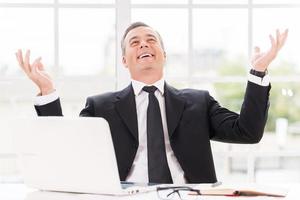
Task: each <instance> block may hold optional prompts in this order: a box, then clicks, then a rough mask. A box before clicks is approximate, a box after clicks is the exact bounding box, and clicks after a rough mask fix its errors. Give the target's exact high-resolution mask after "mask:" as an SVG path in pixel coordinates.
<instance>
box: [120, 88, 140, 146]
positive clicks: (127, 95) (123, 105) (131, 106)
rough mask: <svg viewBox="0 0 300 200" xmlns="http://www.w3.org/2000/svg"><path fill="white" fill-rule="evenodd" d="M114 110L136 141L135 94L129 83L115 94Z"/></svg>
mask: <svg viewBox="0 0 300 200" xmlns="http://www.w3.org/2000/svg"><path fill="white" fill-rule="evenodd" d="M116 110H117V112H118V113H119V115H120V116H121V118H122V120H123V121H124V122H125V124H126V126H127V127H128V129H129V130H130V133H131V134H132V136H133V137H134V138H135V139H136V140H137V141H138V126H137V113H136V105H135V96H134V93H133V88H132V86H131V84H130V85H129V86H128V87H127V88H125V89H124V90H122V91H120V93H119V94H118V95H117V101H116Z"/></svg>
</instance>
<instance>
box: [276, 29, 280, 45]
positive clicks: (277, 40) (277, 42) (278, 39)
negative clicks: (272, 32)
mask: <svg viewBox="0 0 300 200" xmlns="http://www.w3.org/2000/svg"><path fill="white" fill-rule="evenodd" d="M280 36H281V35H280V32H279V30H278V29H276V44H277V46H278V45H279V44H280Z"/></svg>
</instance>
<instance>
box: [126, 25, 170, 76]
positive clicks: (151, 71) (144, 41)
mask: <svg viewBox="0 0 300 200" xmlns="http://www.w3.org/2000/svg"><path fill="white" fill-rule="evenodd" d="M124 44H125V54H124V55H123V64H124V66H125V67H128V69H129V71H130V74H131V77H132V78H133V79H135V80H140V79H141V77H143V76H145V75H146V76H147V75H154V76H160V77H162V73H163V65H164V64H165V60H166V56H165V52H164V50H163V48H162V46H161V43H160V40H159V36H158V34H157V33H156V32H155V31H154V30H153V29H152V28H150V27H144V26H140V27H137V28H135V29H132V30H131V31H129V32H128V34H127V36H126V38H125V40H124Z"/></svg>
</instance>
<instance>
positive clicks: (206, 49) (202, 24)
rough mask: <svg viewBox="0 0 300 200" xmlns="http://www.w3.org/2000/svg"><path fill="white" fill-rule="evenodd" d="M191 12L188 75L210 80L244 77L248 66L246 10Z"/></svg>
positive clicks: (200, 10) (198, 10)
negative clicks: (191, 43) (191, 56)
mask: <svg viewBox="0 0 300 200" xmlns="http://www.w3.org/2000/svg"><path fill="white" fill-rule="evenodd" d="M193 11H194V12H193V44H194V46H193V49H194V51H193V66H192V69H191V74H193V75H194V76H211V77H214V76H235V75H245V74H246V70H245V69H246V67H247V66H246V65H247V64H248V58H247V49H248V44H247V36H248V33H247V10H246V9H194V10H193ZM207 19H209V20H207Z"/></svg>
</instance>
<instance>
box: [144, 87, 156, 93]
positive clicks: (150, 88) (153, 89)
mask: <svg viewBox="0 0 300 200" xmlns="http://www.w3.org/2000/svg"><path fill="white" fill-rule="evenodd" d="M143 90H144V91H145V92H148V93H152V94H154V92H155V91H156V90H157V87H155V86H153V85H152V86H144V87H143Z"/></svg>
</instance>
